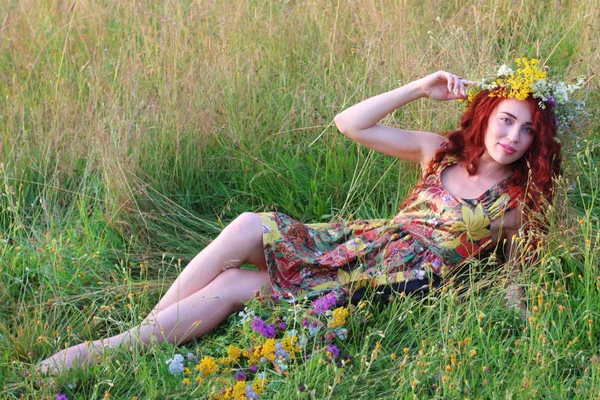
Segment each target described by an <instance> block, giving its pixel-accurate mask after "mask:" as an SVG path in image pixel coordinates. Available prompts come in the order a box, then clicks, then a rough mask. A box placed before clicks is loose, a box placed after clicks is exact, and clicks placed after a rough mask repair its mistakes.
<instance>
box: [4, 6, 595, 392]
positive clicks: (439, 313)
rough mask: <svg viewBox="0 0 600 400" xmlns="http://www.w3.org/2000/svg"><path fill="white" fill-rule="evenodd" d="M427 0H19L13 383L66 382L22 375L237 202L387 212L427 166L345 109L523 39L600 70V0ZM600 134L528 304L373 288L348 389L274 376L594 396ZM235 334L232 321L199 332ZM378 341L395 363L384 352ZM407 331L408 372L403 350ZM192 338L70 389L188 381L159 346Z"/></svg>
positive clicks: (512, 50) (575, 177)
mask: <svg viewBox="0 0 600 400" xmlns="http://www.w3.org/2000/svg"><path fill="white" fill-rule="evenodd" d="M424 4H425V3H421V2H410V1H408V2H402V4H397V2H392V1H388V0H382V1H379V2H374V1H373V2H358V1H350V2H318V1H305V2H288V1H271V2H268V1H263V0H254V1H244V2H237V1H230V2H225V1H216V2H208V1H207V2H192V1H183V2H174V3H168V4H163V2H153V1H147V2H140V3H125V2H124V3H122V4H121V3H112V2H107V3H105V4H95V2H87V1H80V2H74V3H61V2H46V1H42V2H34V1H28V0H25V1H18V2H17V1H12V2H11V1H3V2H2V9H3V10H5V13H3V15H7V17H6V19H5V20H4V25H3V27H2V31H1V33H0V35H2V36H1V41H0V76H1V77H2V79H0V102H1V112H0V114H1V115H0V127H1V131H2V134H3V140H2V141H1V142H0V160H1V161H2V170H1V171H0V178H1V179H2V185H1V187H0V194H1V197H0V234H1V238H0V265H1V268H2V275H1V278H0V388H3V389H1V390H2V391H1V392H0V394H1V395H2V397H3V398H18V397H19V396H21V395H24V396H25V397H28V396H31V397H35V398H38V397H40V396H42V395H46V396H51V395H53V394H55V393H56V390H57V389H56V386H55V385H53V384H50V383H46V385H47V386H41V387H39V386H36V385H35V379H33V378H32V379H29V378H28V379H23V378H22V377H21V375H20V371H22V370H23V369H26V368H29V367H28V366H29V364H30V363H35V362H37V361H38V360H40V359H41V358H42V357H44V356H46V355H48V354H50V353H52V352H53V351H55V350H56V349H58V348H60V347H63V346H64V345H65V344H67V343H74V342H76V341H81V340H88V339H93V338H97V337H99V336H103V335H105V334H108V333H115V332H118V331H120V330H121V329H123V328H125V327H128V326H131V324H133V323H134V322H135V321H137V320H138V319H139V318H140V317H141V316H143V315H144V313H145V312H147V311H148V310H149V309H150V308H151V307H152V305H153V302H154V301H156V299H157V298H158V296H159V294H160V291H161V290H164V285H163V283H164V282H165V281H166V282H168V281H170V279H171V278H172V277H173V276H175V274H176V273H177V270H178V269H179V268H180V267H181V266H182V265H184V264H185V260H187V259H189V258H190V257H191V256H193V255H194V254H195V253H196V252H197V251H199V249H201V248H202V246H203V245H205V244H206V243H207V242H208V240H210V238H212V237H214V236H215V235H216V234H217V233H218V231H219V229H221V228H222V226H224V224H226V223H227V221H229V220H231V218H233V217H234V216H235V215H237V214H239V213H240V212H242V211H247V210H252V211H260V210H274V209H276V210H279V211H281V212H284V213H287V214H289V215H292V216H295V217H297V218H298V219H301V220H306V221H324V220H330V219H332V218H348V217H350V216H351V215H353V216H357V217H363V218H371V217H386V216H391V215H393V214H394V212H395V210H396V208H397V205H398V204H399V202H400V200H401V199H402V197H403V196H404V194H405V193H406V190H407V188H409V187H410V185H411V184H412V183H413V182H414V179H415V178H416V172H417V171H416V170H415V167H414V166H411V165H409V164H405V163H401V162H398V161H395V160H393V159H390V158H389V157H384V156H379V155H376V154H373V153H371V152H369V151H367V150H365V149H364V148H361V147H359V146H357V145H355V144H352V143H351V142H349V141H348V140H347V139H345V138H344V137H343V136H342V135H340V134H339V133H337V131H336V130H335V128H334V127H333V126H332V118H333V116H334V115H335V114H336V113H337V112H338V111H340V110H342V109H343V108H344V107H347V106H349V105H350V104H353V103H355V102H357V101H359V100H360V99H363V98H365V97H367V96H370V95H373V94H375V93H379V92H381V91H384V90H388V89H391V88H393V87H395V86H396V85H398V84H399V83H401V82H407V81H409V80H411V79H414V78H417V77H419V76H421V75H423V74H424V73H427V72H432V71H434V70H436V69H440V68H443V69H447V70H450V71H454V72H456V73H459V74H461V75H463V76H468V77H479V76H480V75H481V74H483V73H484V72H487V71H490V70H491V69H492V68H494V67H495V66H496V65H497V64H499V63H502V62H506V61H510V60H511V59H513V58H514V57H517V56H521V55H527V56H540V57H541V58H542V59H543V60H544V61H547V63H548V65H551V66H553V67H554V68H555V69H556V70H557V71H564V76H565V78H574V77H576V76H578V75H580V74H584V75H585V76H593V75H594V74H595V73H596V72H597V71H596V69H597V65H598V64H599V63H598V52H597V45H598V39H599V35H598V25H597V21H598V17H599V16H598V9H599V7H598V4H597V1H596V2H592V3H587V4H585V5H584V4H580V3H579V2H575V1H573V2H571V1H563V2H558V1H557V2H554V5H555V6H556V7H547V6H545V5H544V4H541V3H540V4H538V2H529V1H523V2H516V3H515V2H513V3H509V2H503V1H493V0H486V1H485V2H481V3H480V2H477V3H474V2H462V1H456V2H452V3H450V2H446V1H434V2H428V3H426V4H427V5H424ZM592 83H593V84H592V85H591V87H590V93H589V98H588V103H589V105H590V110H595V109H596V108H597V105H598V99H597V97H598V96H597V89H596V86H595V81H592ZM460 109H461V106H460V105H459V104H449V103H445V104H441V103H432V102H429V101H419V102H415V103H413V104H410V105H409V106H407V107H405V108H403V109H402V110H399V111H398V112H396V113H394V114H393V115H392V116H391V117H389V120H388V121H387V122H389V123H392V124H397V125H399V126H408V127H411V128H414V129H430V130H433V131H444V130H448V129H451V128H452V127H453V126H454V124H455V123H456V116H457V115H458V112H459V111H460ZM594 132H597V127H596V126H593V127H592V129H591V131H590V136H589V140H588V141H587V142H586V141H583V140H582V141H581V143H580V147H579V148H578V149H575V148H574V146H571V149H572V150H570V152H569V153H568V160H567V164H568V165H567V168H568V169H567V179H566V180H565V182H561V184H560V188H561V190H560V195H559V197H558V199H557V202H556V204H555V207H554V208H553V209H552V210H550V215H551V220H552V224H553V225H552V228H551V231H550V233H549V235H548V237H547V238H545V240H544V241H543V244H542V245H541V247H540V248H539V249H537V250H536V251H538V252H539V257H538V258H537V261H535V263H534V264H533V265H532V266H531V268H530V270H531V273H528V274H526V275H525V276H524V277H523V281H524V284H526V285H527V286H528V287H529V290H528V301H529V304H530V309H532V310H533V307H534V306H535V305H537V306H538V309H537V311H536V312H535V313H534V314H533V315H532V318H533V319H532V320H531V321H521V320H520V319H519V318H518V317H516V316H515V315H514V314H513V313H512V312H510V311H507V310H506V309H504V307H503V305H502V304H501V302H500V301H499V300H498V299H499V298H501V297H502V294H501V290H500V289H498V288H497V287H495V286H492V287H491V288H487V289H481V290H473V291H471V292H468V293H467V295H465V296H462V297H460V299H459V298H458V297H457V296H456V293H454V292H453V291H452V290H450V293H443V294H440V296H439V298H437V296H436V298H435V299H430V300H429V301H428V302H427V303H426V304H420V303H417V301H416V300H414V299H408V300H402V301H398V302H397V303H394V304H392V305H390V306H387V307H376V306H373V307H374V308H373V311H375V312H374V313H373V314H374V316H373V317H372V318H370V319H369V318H367V317H368V315H369V314H366V315H367V317H365V318H364V319H359V318H357V319H356V321H354V322H352V323H351V337H350V338H349V342H348V350H351V351H352V352H353V355H354V356H355V360H356V362H355V363H353V364H352V365H351V366H348V368H347V370H346V372H345V374H344V375H343V376H342V378H341V379H340V383H339V384H336V385H332V382H333V381H334V377H335V374H336V372H335V371H334V370H333V369H331V368H329V367H325V366H321V365H316V364H314V363H306V364H305V365H303V366H300V367H298V368H297V369H296V370H294V372H292V373H291V375H290V376H289V377H282V378H279V379H277V378H275V379H273V382H272V387H271V388H270V392H268V393H270V394H272V395H273V396H277V395H276V394H275V393H278V392H279V393H281V394H283V395H285V396H287V397H295V396H297V395H300V392H298V391H297V388H298V385H299V384H302V383H304V384H307V385H308V386H309V387H310V388H311V390H312V392H311V391H308V392H304V393H303V394H302V396H307V397H310V395H311V393H312V394H313V395H314V396H315V397H317V398H321V397H326V396H329V395H331V396H333V397H337V396H346V397H351V398H358V397H361V396H363V397H364V396H365V395H366V393H367V392H368V391H371V392H370V393H371V394H370V396H373V397H382V398H387V397H390V396H398V397H413V393H414V394H416V395H417V397H419V398H422V397H435V396H438V397H445V398H447V397H473V398H478V397H481V398H495V397H506V396H509V397H516V398H530V397H544V396H563V397H567V396H575V395H576V394H577V396H580V397H587V396H588V395H590V396H591V395H597V393H598V390H600V386H599V385H598V383H599V382H598V379H599V378H598V373H599V365H598V361H597V357H596V354H597V352H598V338H599V337H600V330H599V329H598V323H599V321H600V315H599V314H598V311H599V304H600V301H599V300H600V299H599V294H598V288H597V280H596V279H597V278H596V277H597V271H596V267H597V265H598V247H597V246H598V242H597V239H598V235H599V233H598V232H599V227H598V222H597V220H598V219H597V218H598V213H599V209H600V208H599V205H598V201H599V198H598V189H599V187H598V180H597V168H598V163H599V162H600V161H599V160H600V154H599V152H600V149H599V139H598V136H597V133H594ZM583 135H584V136H586V134H585V132H584V133H583ZM573 183H574V184H575V185H576V186H575V190H574V191H572V192H571V193H566V188H567V187H569V186H570V185H571V184H573ZM179 259H182V261H179ZM130 294H132V295H133V296H132V297H129V296H128V295H130ZM124 299H127V300H124ZM127 304H130V306H127ZM430 306H431V307H430ZM369 307H370V306H369ZM232 323H233V322H232ZM234 338H235V334H234V333H233V330H229V329H227V327H225V328H224V329H223V330H221V331H220V332H217V333H216V334H214V335H211V336H210V337H209V338H208V339H207V340H206V341H205V342H202V343H203V344H202V345H206V344H219V343H227V342H228V340H234ZM465 338H469V340H467V341H466V342H465ZM375 339H377V340H379V341H380V343H381V346H382V350H381V354H382V355H385V357H384V356H381V357H380V358H379V360H378V361H377V362H373V363H370V364H369V366H366V364H365V362H367V361H362V360H361V359H362V356H363V355H364V356H365V357H367V358H368V357H370V356H371V355H372V350H373V345H374V341H375ZM404 347H407V348H408V349H410V353H409V354H410V356H411V358H410V359H409V360H408V361H407V362H405V365H404V366H401V363H402V357H399V358H398V359H397V360H392V359H391V358H389V354H392V353H395V354H403V349H404ZM174 351H176V350H174V349H173V348H171V347H169V346H164V347H163V348H160V349H159V348H157V349H152V350H151V351H150V352H149V353H148V354H147V355H137V354H133V355H132V354H125V355H120V356H117V357H116V358H115V359H113V361H111V362H106V363H105V364H104V365H103V367H101V368H98V369H96V370H95V371H94V372H93V373H92V372H79V373H77V374H76V375H74V376H71V377H68V378H64V379H63V380H59V381H58V384H64V383H65V382H67V381H68V382H71V381H77V382H79V386H78V388H77V390H75V391H73V392H72V393H71V396H70V398H73V397H77V396H79V397H80V398H95V397H98V396H101V394H102V393H103V392H104V391H105V390H110V392H111V393H112V395H113V397H114V398H121V397H123V398H125V397H130V396H132V395H138V396H140V397H157V398H161V397H163V396H164V394H165V393H178V392H181V393H188V392H186V390H185V389H184V388H182V387H181V385H179V383H178V382H175V381H173V380H170V377H168V376H166V374H165V371H164V369H163V368H162V366H159V365H158V361H156V360H159V359H160V360H162V359H164V358H165V357H164V356H161V355H162V354H170V353H172V352H174ZM473 351H475V353H473ZM154 355H156V358H154V357H153V356H154ZM161 357H162V358H161ZM457 359H458V361H456V360H457ZM452 360H454V363H453V362H452ZM447 366H450V369H449V370H448V369H447ZM132 371H133V372H134V376H135V379H133V380H132V379H130V378H131V375H130V373H131V372H132ZM353 377H356V378H355V379H354V378H353ZM444 377H445V378H444ZM267 397H268V396H267Z"/></svg>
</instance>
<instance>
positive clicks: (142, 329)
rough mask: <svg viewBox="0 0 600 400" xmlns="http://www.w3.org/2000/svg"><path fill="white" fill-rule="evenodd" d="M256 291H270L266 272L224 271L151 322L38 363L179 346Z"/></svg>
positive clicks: (56, 367) (63, 363)
mask: <svg viewBox="0 0 600 400" xmlns="http://www.w3.org/2000/svg"><path fill="white" fill-rule="evenodd" d="M256 290H263V291H264V293H267V294H270V293H272V287H271V284H270V283H269V276H268V273H267V272H266V271H249V270H241V269H230V270H227V271H223V272H222V273H220V274H219V275H218V276H217V277H216V278H215V279H214V280H213V281H212V282H210V283H209V284H208V285H207V286H206V287H204V288H203V289H201V290H199V291H198V292H196V293H194V294H192V295H190V296H188V297H186V298H185V299H182V300H180V301H178V302H176V303H174V304H171V305H170V306H169V307H166V308H164V309H163V310H161V311H159V312H158V313H156V314H155V315H154V318H153V319H152V320H151V321H148V322H143V323H141V324H140V325H138V326H135V327H133V328H131V329H130V330H128V331H126V332H123V333H121V334H118V335H115V336H112V337H109V338H106V339H102V340H96V341H94V342H92V343H91V344H86V343H81V344H79V345H76V346H72V347H69V348H68V349H65V350H63V351H61V352H59V353H57V354H55V355H53V356H52V357H50V358H47V359H46V360H44V361H42V362H41V364H40V365H41V367H42V372H46V371H48V370H50V371H54V372H58V371H60V370H62V369H68V368H70V367H72V366H74V365H81V364H84V363H87V364H93V363H94V359H95V357H97V356H99V355H101V354H102V353H103V350H104V349H105V348H114V347H117V346H121V345H125V346H127V345H138V344H139V345H141V347H142V348H143V347H145V346H146V345H148V344H149V343H150V342H152V341H153V340H154V341H156V342H157V343H162V342H165V341H168V342H170V343H175V344H178V345H179V344H184V343H187V342H189V341H191V340H193V339H195V338H198V337H200V336H202V335H204V334H206V333H208V332H210V331H212V330H213V329H214V328H216V327H217V326H218V325H219V324H220V323H221V322H223V320H225V318H227V316H229V315H230V314H232V313H234V312H235V311H239V310H241V309H242V308H243V306H244V303H245V302H246V301H248V300H249V299H250V298H251V297H252V295H253V293H254V292H255V291H256Z"/></svg>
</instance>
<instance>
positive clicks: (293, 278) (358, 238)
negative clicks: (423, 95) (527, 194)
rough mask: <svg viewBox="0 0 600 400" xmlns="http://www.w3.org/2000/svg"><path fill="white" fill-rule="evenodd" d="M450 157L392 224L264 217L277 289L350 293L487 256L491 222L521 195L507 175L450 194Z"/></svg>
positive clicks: (290, 293)
mask: <svg viewBox="0 0 600 400" xmlns="http://www.w3.org/2000/svg"><path fill="white" fill-rule="evenodd" d="M455 163H456V159H455V158H454V157H450V156H447V157H446V158H445V159H444V160H443V161H442V162H441V163H440V165H439V167H438V168H437V169H436V171H435V173H433V174H430V175H429V176H427V177H426V178H425V179H423V180H422V181H421V182H420V183H419V184H418V185H416V186H415V188H414V189H413V191H412V192H411V193H410V195H409V197H408V199H407V201H405V202H404V205H405V206H404V207H403V209H402V210H401V211H400V212H399V213H398V214H396V215H395V216H394V217H393V218H392V219H377V220H355V221H350V222H331V223H316V224H302V223H300V222H298V221H296V220H294V219H292V218H290V217H288V216H287V215H284V214H281V213H277V212H271V213H260V214H259V215H260V217H261V220H262V229H263V244H264V253H265V258H266V263H267V268H268V271H269V277H270V280H271V283H272V285H273V288H274V289H275V292H276V293H277V294H279V295H280V296H283V297H284V298H287V299H295V298H298V297H302V296H308V297H314V296H317V295H319V294H320V293H322V292H324V291H332V290H333V291H336V292H337V293H339V294H340V297H342V296H343V295H344V294H345V293H346V292H347V291H348V289H350V288H353V289H354V290H356V289H357V288H364V287H365V286H367V285H370V286H372V287H380V286H387V285H393V284H397V283H406V282H411V281H418V280H423V279H426V278H427V277H431V276H432V274H433V275H434V276H435V277H436V278H438V277H443V276H444V275H445V274H447V273H448V272H450V271H452V270H453V269H455V268H456V267H457V266H459V265H460V264H461V263H462V262H464V261H465V260H467V259H470V258H472V257H477V256H479V255H482V254H485V253H489V252H490V251H491V250H493V249H494V247H495V246H496V243H495V242H494V241H493V240H492V238H491V231H490V223H491V221H493V220H495V219H498V218H501V217H502V216H503V215H504V213H505V212H506V211H508V210H510V209H512V208H514V207H515V206H516V205H517V204H518V201H519V199H520V198H521V197H522V196H523V191H522V189H521V188H520V187H518V186H515V185H511V182H512V177H509V178H507V179H505V180H503V181H501V182H499V183H498V184H496V185H494V186H493V187H491V188H490V189H488V190H487V191H486V192H485V193H483V194H482V195H481V196H479V197H478V198H476V199H462V198H457V197H455V196H453V195H451V194H450V193H449V192H448V191H447V190H446V189H445V188H444V186H443V185H442V182H441V172H442V171H443V170H444V168H446V167H447V166H450V165H452V164H455Z"/></svg>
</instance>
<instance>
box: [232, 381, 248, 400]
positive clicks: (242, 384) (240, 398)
mask: <svg viewBox="0 0 600 400" xmlns="http://www.w3.org/2000/svg"><path fill="white" fill-rule="evenodd" d="M231 396H232V398H233V399H235V400H246V381H239V382H238V383H236V384H235V386H234V387H233V392H232V393H231Z"/></svg>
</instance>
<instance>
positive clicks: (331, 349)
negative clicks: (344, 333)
mask: <svg viewBox="0 0 600 400" xmlns="http://www.w3.org/2000/svg"><path fill="white" fill-rule="evenodd" d="M325 353H329V355H330V357H331V358H336V357H337V356H339V355H340V350H339V349H338V348H337V346H336V345H334V344H331V343H330V344H329V345H327V349H326V350H325Z"/></svg>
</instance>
